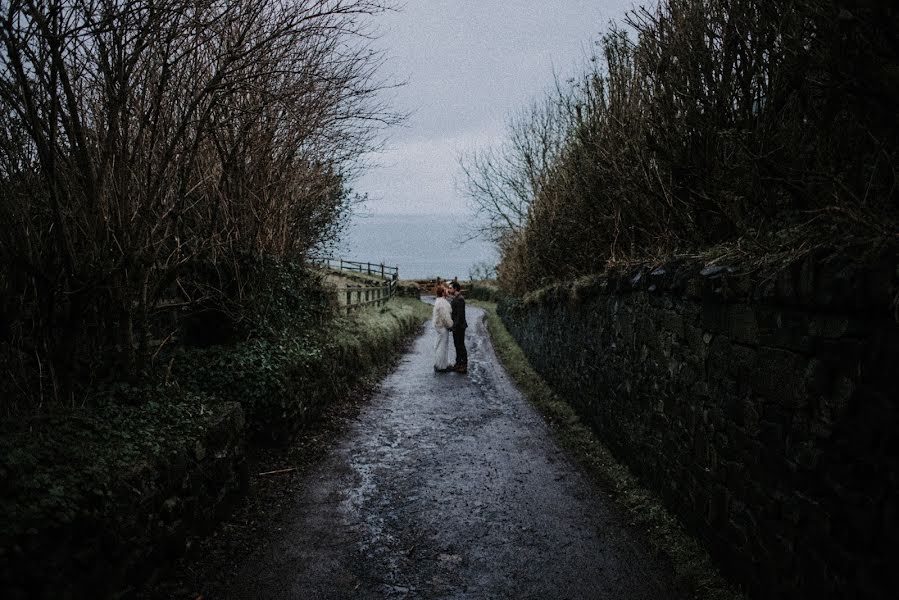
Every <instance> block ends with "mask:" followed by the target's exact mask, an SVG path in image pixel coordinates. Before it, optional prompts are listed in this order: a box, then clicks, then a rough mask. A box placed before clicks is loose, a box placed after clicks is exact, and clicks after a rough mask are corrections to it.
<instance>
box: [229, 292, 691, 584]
mask: <svg viewBox="0 0 899 600" xmlns="http://www.w3.org/2000/svg"><path fill="white" fill-rule="evenodd" d="M483 316H484V315H483V311H482V310H480V309H477V308H473V307H469V308H468V322H469V323H470V324H471V326H470V327H469V329H468V332H467V336H466V339H467V343H468V349H469V372H468V375H460V374H458V373H448V374H436V373H434V372H433V370H432V364H433V361H432V358H433V348H434V341H435V337H434V332H433V329H432V328H431V327H430V326H428V327H427V328H426V331H425V333H424V334H423V335H422V336H420V337H419V338H418V339H417V340H416V341H415V343H414V345H413V347H412V348H411V350H410V352H409V353H408V354H407V355H405V356H404V357H403V359H402V361H401V362H400V364H399V365H398V367H397V368H396V370H395V371H394V372H393V373H392V374H390V375H389V376H388V377H387V378H386V379H385V380H384V381H383V383H382V385H381V387H380V389H379V391H378V392H377V393H376V395H375V396H374V398H373V399H372V401H371V403H370V404H369V405H368V406H366V407H365V408H364V409H363V410H362V412H361V413H360V414H359V416H358V417H357V419H356V421H355V422H354V423H353V424H352V425H351V426H350V427H349V428H348V433H347V435H346V436H345V437H344V438H343V439H341V440H340V441H338V442H336V444H335V447H334V448H333V450H332V451H331V452H330V453H329V455H328V456H327V457H326V458H325V460H324V461H322V463H321V464H320V465H319V466H318V467H316V468H314V469H312V470H311V471H310V473H309V474H308V475H307V476H306V477H307V480H306V481H305V482H304V485H303V486H302V487H301V489H302V490H303V492H302V493H301V494H300V495H299V497H297V498H296V505H295V507H294V508H293V509H291V510H289V511H288V514H287V515H286V516H285V517H284V522H283V523H282V524H281V527H280V528H278V532H277V534H276V536H275V537H274V538H273V539H271V540H269V541H267V542H265V543H263V544H262V545H261V547H260V548H259V549H258V550H257V551H256V552H255V553H254V554H251V555H249V556H247V557H246V558H245V561H244V563H243V564H242V565H240V566H239V570H238V572H237V573H235V574H236V577H234V578H233V581H234V582H235V583H234V585H235V586H236V587H232V589H231V590H230V592H229V594H228V595H227V596H226V597H228V598H234V599H249V598H272V599H280V598H284V599H286V598H297V599H300V598H303V599H306V598H308V599H316V598H516V599H523V598H535V599H536V598H541V599H542V598H610V599H613V598H614V599H621V600H628V599H638V598H639V599H657V598H658V599H661V598H671V597H673V592H672V589H673V588H672V584H671V575H670V572H669V570H668V569H667V568H666V567H665V566H664V565H663V564H660V563H659V562H658V561H657V559H654V558H652V557H651V556H650V555H649V553H648V551H647V550H646V549H645V548H644V547H643V545H642V544H641V543H639V542H638V541H635V540H636V538H635V537H634V534H632V533H631V532H629V531H628V530H627V528H626V527H625V525H624V524H623V520H622V518H621V517H620V515H618V514H617V513H616V512H615V511H614V510H613V508H612V507H611V506H610V505H609V501H608V500H606V496H605V495H604V494H603V493H602V491H601V490H600V489H598V488H597V487H596V486H595V485H594V484H593V483H592V482H591V481H589V480H588V479H587V478H586V477H585V476H583V475H581V474H580V472H579V471H578V469H577V468H576V467H575V466H574V464H573V463H572V462H571V461H570V460H569V459H568V458H567V457H566V456H565V455H564V454H563V453H562V451H561V450H560V449H559V448H557V447H556V444H555V443H554V441H553V440H552V438H551V436H550V432H549V430H548V428H547V426H546V425H545V424H544V422H543V420H542V418H541V417H540V416H539V415H538V414H537V413H536V412H535V411H534V409H533V408H531V406H530V405H529V404H528V403H527V401H526V400H525V399H524V398H523V397H522V395H521V394H520V393H519V392H518V391H517V390H516V389H515V388H514V386H513V385H512V384H511V382H510V381H509V379H508V377H507V376H506V374H505V373H504V371H503V369H502V367H501V366H500V365H499V363H498V362H497V359H496V357H495V355H494V353H493V350H492V348H491V346H490V341H489V338H488V337H487V332H486V328H485V325H484V322H483Z"/></svg>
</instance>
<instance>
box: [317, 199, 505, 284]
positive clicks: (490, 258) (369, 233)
mask: <svg viewBox="0 0 899 600" xmlns="http://www.w3.org/2000/svg"><path fill="white" fill-rule="evenodd" d="M466 225H467V224H466V223H465V222H464V221H462V220H459V219H457V218H451V217H447V216H445V215H390V214H373V215H356V216H354V217H353V219H352V221H351V222H350V225H349V227H348V228H347V231H346V232H345V234H344V236H343V240H342V241H341V243H340V244H339V246H338V248H337V250H336V251H335V253H334V256H335V257H339V258H343V259H346V260H356V261H361V262H371V263H381V262H383V263H384V264H385V265H391V266H398V267H399V269H400V278H401V279H424V278H429V277H436V276H439V277H443V278H447V279H452V278H453V277H458V278H459V279H468V277H469V271H470V270H471V268H472V267H473V266H474V265H476V264H478V263H485V262H486V263H488V264H489V265H490V266H493V265H495V264H496V261H497V253H496V250H495V249H494V247H493V245H492V244H489V243H488V242H486V241H484V240H480V239H478V240H470V241H465V239H466V238H467V237H468V236H469V232H468V231H467V230H466Z"/></svg>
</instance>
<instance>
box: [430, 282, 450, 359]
mask: <svg viewBox="0 0 899 600" xmlns="http://www.w3.org/2000/svg"><path fill="white" fill-rule="evenodd" d="M431 322H432V323H433V324H434V329H435V330H436V331H437V344H436V345H435V346H434V353H435V354H434V367H435V368H437V369H440V370H444V369H446V368H447V367H449V328H450V327H452V326H453V311H452V308H451V307H450V303H449V302H448V301H447V300H446V298H437V301H436V302H434V312H433V314H432V315H431Z"/></svg>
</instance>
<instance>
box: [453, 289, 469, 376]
mask: <svg viewBox="0 0 899 600" xmlns="http://www.w3.org/2000/svg"><path fill="white" fill-rule="evenodd" d="M451 307H452V315H453V346H455V347H456V365H455V366H457V367H462V366H466V365H468V350H467V349H466V348H465V329H466V327H468V323H467V322H466V321H465V298H463V297H462V294H456V295H455V296H453V301H452V303H451Z"/></svg>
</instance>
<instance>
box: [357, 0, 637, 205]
mask: <svg viewBox="0 0 899 600" xmlns="http://www.w3.org/2000/svg"><path fill="white" fill-rule="evenodd" d="M633 4H634V2H633V0H592V1H588V0H543V1H541V0H407V3H406V6H405V7H403V8H402V9H401V10H400V11H399V12H397V13H391V14H387V15H384V16H381V17H379V18H378V25H379V26H380V28H381V30H382V31H383V36H382V38H381V39H380V40H379V42H378V45H379V46H380V47H381V48H383V49H384V50H385V51H386V52H387V56H388V60H387V64H386V65H385V71H384V75H385V76H387V77H388V78H392V79H393V80H402V81H408V83H407V85H405V86H404V87H402V88H400V89H399V90H397V91H396V92H395V99H394V106H395V107H396V109H397V110H399V111H402V112H411V113H412V115H411V117H410V118H409V120H408V122H407V123H406V125H405V126H404V127H399V128H395V129H393V130H392V131H391V132H390V139H389V140H388V147H387V149H386V151H385V152H384V153H383V154H381V155H379V156H377V157H375V158H374V160H376V161H377V162H378V163H379V164H380V165H381V166H379V167H375V168H372V169H371V170H369V171H368V172H366V173H365V174H364V175H362V176H361V177H360V178H359V179H358V180H357V181H356V182H355V185H354V188H355V189H356V191H358V192H362V193H367V194H368V195H369V198H370V199H369V202H368V204H367V206H366V207H365V209H363V210H364V211H365V212H370V213H376V214H387V213H405V214H435V215H436V214H442V215H451V216H453V217H457V218H465V216H466V215H467V214H468V208H467V206H466V200H465V198H464V197H463V196H462V194H461V193H459V192H458V190H457V189H456V186H455V182H456V181H458V180H459V176H460V174H459V172H458V156H459V154H460V153H462V152H465V151H467V150H470V149H472V148H477V147H483V146H486V145H489V144H491V143H496V142H498V141H500V140H501V139H502V136H503V134H504V128H505V121H506V118H507V117H508V116H509V115H510V114H511V113H513V112H514V111H516V110H518V109H521V108H524V107H525V106H526V105H527V104H529V103H530V101H531V100H533V99H535V98H538V97H540V96H541V94H542V92H543V91H544V90H547V89H549V88H550V87H551V85H552V83H553V72H554V71H555V72H556V73H558V74H559V75H561V76H562V77H563V78H564V77H566V76H569V75H572V74H574V73H576V72H577V71H579V70H580V69H579V67H580V66H582V65H583V64H584V61H585V59H586V57H587V56H588V53H589V51H590V48H591V46H592V44H593V43H594V42H595V41H596V40H598V39H599V37H600V36H601V34H602V33H603V32H605V31H606V30H607V28H608V24H609V21H610V20H613V19H614V20H616V21H620V20H621V19H622V17H623V16H624V14H625V12H626V10H628V9H629V8H631V7H632V6H633Z"/></svg>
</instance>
